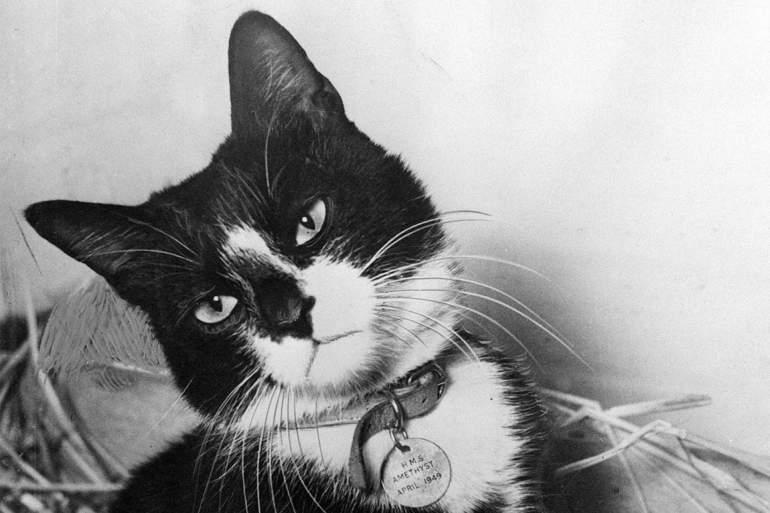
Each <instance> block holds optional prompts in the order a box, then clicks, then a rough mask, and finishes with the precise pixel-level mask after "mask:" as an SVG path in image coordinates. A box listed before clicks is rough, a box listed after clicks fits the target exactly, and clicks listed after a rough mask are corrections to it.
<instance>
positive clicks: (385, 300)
mask: <svg viewBox="0 0 770 513" xmlns="http://www.w3.org/2000/svg"><path fill="white" fill-rule="evenodd" d="M388 299H396V300H402V301H403V300H411V301H427V302H430V303H438V304H441V305H444V306H447V307H449V308H459V309H461V310H464V311H468V312H471V313H473V314H476V315H478V316H479V317H481V318H483V319H486V320H487V321H489V322H491V323H492V324H494V325H495V326H497V327H498V328H500V329H501V330H503V332H505V334H506V335H508V336H509V337H511V339H512V340H513V341H514V342H516V343H517V344H518V345H519V347H521V349H522V350H523V351H524V352H525V353H526V354H527V356H529V357H530V358H531V359H532V361H533V362H535V365H537V366H538V368H540V369H543V366H542V365H541V364H540V362H539V361H538V360H537V358H535V355H533V354H532V352H531V351H530V350H529V349H527V347H526V346H525V345H524V343H523V342H522V341H521V340H520V339H519V338H518V337H517V336H516V335H514V334H513V333H511V330H509V329H508V328H506V327H505V326H503V325H502V324H500V323H499V322H497V321H496V320H494V319H493V318H492V317H490V316H488V315H486V314H484V313H482V312H479V311H478V310H476V309H474V308H471V307H468V306H465V305H460V304H457V303H450V302H449V301H441V300H439V299H428V298H422V297H408V296H390V297H389V298H386V299H384V302H387V301H388Z"/></svg>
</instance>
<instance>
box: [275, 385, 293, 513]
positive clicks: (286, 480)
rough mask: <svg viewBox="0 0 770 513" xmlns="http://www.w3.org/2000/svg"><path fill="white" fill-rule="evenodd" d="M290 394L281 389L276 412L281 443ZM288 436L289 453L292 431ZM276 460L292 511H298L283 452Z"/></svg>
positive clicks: (281, 442)
mask: <svg viewBox="0 0 770 513" xmlns="http://www.w3.org/2000/svg"><path fill="white" fill-rule="evenodd" d="M287 396H288V391H287V390H286V389H283V388H282V389H281V395H280V401H279V404H280V406H279V408H278V409H277V410H276V413H278V423H276V424H275V426H276V429H277V431H278V439H279V444H280V445H283V435H282V432H283V428H282V427H281V426H283V404H284V401H285V400H286V398H287ZM286 413H287V414H288V409H287V410H286ZM288 422H289V420H288V418H287V419H286V423H287V426H288ZM286 438H287V439H288V440H289V454H291V431H289V432H288V434H287V436H286ZM289 459H290V460H293V458H292V457H291V455H290V456H289ZM276 461H277V462H278V469H279V470H280V471H281V476H282V477H283V487H284V489H285V490H286V497H287V498H288V499H289V505H290V506H291V509H292V511H294V513H297V508H296V507H295V506H294V501H293V500H292V499H291V496H292V493H291V489H290V488H289V478H288V477H287V476H286V469H285V468H284V466H283V458H282V457H281V454H278V456H277V457H276Z"/></svg>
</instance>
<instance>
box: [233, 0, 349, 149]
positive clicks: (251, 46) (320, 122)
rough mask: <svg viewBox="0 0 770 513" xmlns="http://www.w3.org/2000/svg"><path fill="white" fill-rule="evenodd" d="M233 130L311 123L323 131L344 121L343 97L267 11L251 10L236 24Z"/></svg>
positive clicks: (245, 132) (241, 133)
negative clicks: (329, 124) (328, 124)
mask: <svg viewBox="0 0 770 513" xmlns="http://www.w3.org/2000/svg"><path fill="white" fill-rule="evenodd" d="M228 57H229V67H230V108H231V120H232V130H233V134H234V135H235V136H237V137H254V136H264V135H265V134H266V133H267V131H268V130H270V129H272V128H279V127H283V126H291V125H293V124H295V123H297V122H298V121H300V120H302V121H310V123H311V124H312V127H313V129H315V130H320V129H321V128H323V127H324V126H325V125H326V124H327V123H332V122H335V121H337V120H340V119H344V116H345V110H344V107H343V105H342V99H341V98H340V95H339V94H338V93H337V90H336V89H334V86H333V85H332V84H331V82H329V80H328V79H327V78H326V77H324V76H323V75H322V74H320V73H319V72H318V71H317V70H316V69H315V66H313V63H312V62H310V60H309V59H308V57H307V54H306V53H305V51H304V50H303V49H302V47H301V46H300V45H299V43H297V41H296V40H295V39H294V38H293V37H292V36H291V34H289V32H288V31H287V30H286V29H285V28H283V27H282V26H281V25H280V24H279V23H278V22H276V21H275V20H274V19H273V18H271V17H270V16H268V15H266V14H262V13H260V12H257V11H250V12H247V13H245V14H243V15H242V16H241V17H240V18H239V19H238V21H236V22H235V25H234V26H233V30H232V32H231V34H230V48H229V52H228Z"/></svg>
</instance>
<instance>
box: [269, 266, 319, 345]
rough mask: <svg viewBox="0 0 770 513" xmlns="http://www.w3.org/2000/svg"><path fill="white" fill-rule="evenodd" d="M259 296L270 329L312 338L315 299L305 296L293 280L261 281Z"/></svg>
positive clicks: (274, 279)
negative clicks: (311, 319)
mask: <svg viewBox="0 0 770 513" xmlns="http://www.w3.org/2000/svg"><path fill="white" fill-rule="evenodd" d="M257 296H258V298H259V305H260V309H261V310H262V317H263V320H264V321H265V322H266V323H267V324H268V325H269V326H270V327H272V328H278V329H281V330H292V331H298V332H299V333H298V334H299V335H305V336H310V334H311V333H312V326H311V324H310V310H312V308H313V305H315V298H313V297H308V296H306V295H304V294H303V293H302V291H301V290H300V289H299V287H298V286H297V285H296V283H295V282H294V281H293V280H291V279H284V278H268V279H264V280H261V281H260V282H259V284H258V285H257ZM305 332H307V333H305Z"/></svg>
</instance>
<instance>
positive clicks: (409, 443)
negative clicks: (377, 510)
mask: <svg viewBox="0 0 770 513" xmlns="http://www.w3.org/2000/svg"><path fill="white" fill-rule="evenodd" d="M381 476H382V488H383V489H384V490H385V493H387V494H388V497H390V498H391V499H393V500H394V501H396V502H398V503H399V504H401V505H402V506H407V507H410V508H424V507H426V506H430V505H431V504H433V503H435V502H436V501H438V500H439V499H441V497H443V496H444V494H445V493H446V491H447V489H448V488H449V481H450V480H451V478H452V469H451V467H450V466H449V458H447V455H446V453H444V451H443V450H442V449H441V447H439V446H438V445H436V444H434V443H433V442H431V441H429V440H425V439H424V438H405V439H403V440H401V441H400V442H398V443H396V445H395V447H393V449H392V450H391V451H390V453H388V456H387V458H385V462H384V463H383V465H382V473H381Z"/></svg>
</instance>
